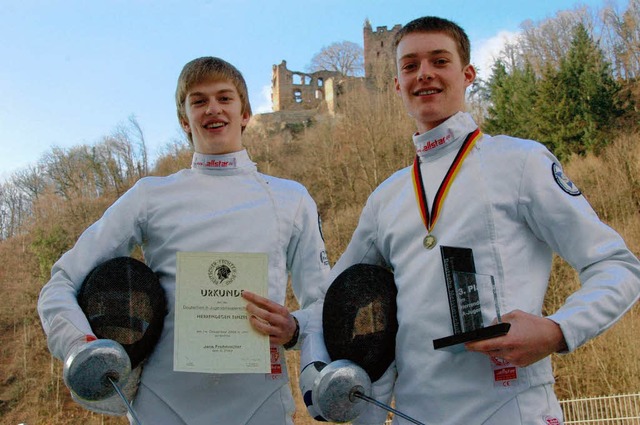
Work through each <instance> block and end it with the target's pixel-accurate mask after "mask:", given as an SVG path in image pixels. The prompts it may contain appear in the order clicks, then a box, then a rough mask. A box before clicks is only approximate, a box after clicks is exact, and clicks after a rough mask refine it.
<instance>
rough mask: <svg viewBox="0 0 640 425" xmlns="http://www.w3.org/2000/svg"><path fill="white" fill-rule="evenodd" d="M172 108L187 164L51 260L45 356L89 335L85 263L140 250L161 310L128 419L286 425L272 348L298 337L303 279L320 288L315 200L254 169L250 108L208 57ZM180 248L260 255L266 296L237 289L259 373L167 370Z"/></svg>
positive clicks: (277, 353) (238, 83) (117, 206)
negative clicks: (293, 306) (256, 348)
mask: <svg viewBox="0 0 640 425" xmlns="http://www.w3.org/2000/svg"><path fill="white" fill-rule="evenodd" d="M176 107H177V112H178V118H179V122H180V125H181V126H182V128H183V129H184V131H185V133H186V134H187V136H188V138H189V141H190V143H191V144H192V146H193V148H194V151H195V152H194V154H193V161H192V165H191V168H190V169H185V170H181V171H179V172H177V173H175V174H172V175H170V176H166V177H145V178H143V179H141V180H140V181H138V182H137V183H136V184H135V185H134V186H133V187H132V188H131V189H130V190H129V191H127V192H126V193H125V194H124V195H123V196H122V197H121V198H119V199H118V200H117V201H116V202H115V203H114V204H113V205H112V206H111V207H110V208H109V209H108V210H107V211H106V212H105V214H104V215H103V217H102V218H101V219H99V220H98V221H97V222H96V223H94V224H93V225H92V226H91V227H89V228H88V229H87V230H86V231H85V232H84V233H83V234H82V235H81V236H80V238H79V239H78V241H77V243H76V245H75V246H74V247H73V248H72V249H71V250H69V251H68V252H67V253H65V254H64V255H63V256H62V257H61V258H60V260H59V261H58V262H57V263H56V264H55V265H54V267H53V270H52V277H51V280H50V281H49V282H48V283H47V284H46V285H45V286H44V288H43V289H42V292H41V294H40V298H39V302H38V311H39V314H40V317H41V319H42V323H43V327H44V330H45V332H46V334H47V339H48V345H49V349H50V350H51V352H52V353H53V355H54V356H56V357H57V358H59V359H62V360H64V359H65V358H66V357H67V356H68V353H70V351H71V350H72V349H73V348H74V347H75V346H76V345H77V344H82V343H85V341H87V340H91V339H93V338H95V337H94V336H93V335H92V330H91V327H90V326H89V323H88V321H87V318H86V317H84V315H83V313H82V311H81V310H80V308H79V306H78V303H77V301H76V295H77V293H78V290H79V288H80V286H81V285H82V282H83V280H84V278H85V276H86V275H87V274H88V273H89V272H90V271H91V270H92V269H93V268H94V267H95V266H96V265H98V264H100V263H102V262H104V261H105V260H108V259H110V258H114V257H119V256H128V255H129V254H130V253H131V249H132V248H133V247H134V246H135V245H141V246H142V250H143V253H144V258H145V262H146V264H147V265H148V266H149V267H150V268H151V269H152V270H153V271H154V272H155V274H156V275H158V277H159V279H160V284H161V285H162V287H163V288H164V291H165V293H166V296H167V299H168V314H167V316H166V318H165V323H164V328H163V333H162V335H161V337H160V340H159V342H158V344H157V346H156V347H155V349H154V351H153V352H152V353H151V355H150V357H149V358H148V359H147V360H146V361H145V363H144V364H143V368H142V375H141V380H140V385H139V388H138V390H137V395H136V396H135V398H134V400H133V408H134V409H135V412H136V414H137V416H138V418H139V419H140V421H141V422H142V423H143V424H156V425H164V424H167V425H181V424H184V425H210V424H230V425H231V424H238V425H240V424H242V425H263V424H282V425H286V424H289V425H291V424H292V423H293V422H292V415H293V412H294V410H295V404H294V401H293V397H292V394H291V391H290V387H289V382H288V374H287V367H286V362H285V355H284V349H283V347H287V348H292V347H294V346H298V345H299V344H300V341H298V339H302V338H303V337H304V335H305V334H306V332H307V322H308V310H307V308H308V307H309V306H310V305H311V304H313V303H314V301H315V300H317V299H318V298H319V297H320V293H319V289H318V288H317V287H315V286H311V285H310V283H316V282H323V281H325V280H326V276H327V273H328V270H329V265H328V262H327V260H326V258H327V257H326V253H325V251H324V250H325V247H324V241H323V239H322V235H321V232H320V228H319V217H318V213H317V210H316V205H315V202H314V201H313V199H312V198H311V196H310V195H309V193H308V192H307V190H306V189H305V188H304V187H303V186H302V185H301V184H299V183H297V182H293V181H290V180H284V179H279V178H275V177H271V176H267V175H264V174H262V173H259V172H258V171H257V169H256V164H255V163H253V162H252V161H251V159H250V158H249V155H248V153H247V151H246V150H245V149H244V148H243V146H242V131H243V130H244V128H245V127H246V125H247V123H248V122H249V119H250V117H251V107H250V104H249V98H248V94H247V87H246V83H245V81H244V78H243V77H242V75H241V74H240V72H239V71H238V70H237V69H236V68H235V67H233V66H232V65H231V64H229V63H227V62H225V61H224V60H222V59H219V58H215V57H202V58H198V59H195V60H193V61H191V62H189V63H187V64H186V65H185V66H184V68H183V70H182V72H181V74H180V77H179V81H178V87H177V90H176ZM180 252H213V253H215V252H233V253H266V254H267V258H268V260H267V261H268V277H267V279H268V297H267V298H263V297H260V296H258V295H256V294H253V293H248V292H246V291H245V292H244V294H243V297H244V298H245V300H246V301H247V302H248V305H247V311H248V313H249V315H248V316H249V319H248V320H250V322H251V325H252V326H253V327H254V328H255V329H256V330H257V331H258V332H260V333H262V334H266V335H269V337H270V342H271V366H270V367H271V373H267V374H264V373H242V374H240V373H230V374H211V373H199V372H176V371H174V365H173V356H174V329H175V321H174V316H175V309H176V306H175V302H174V298H175V293H176V274H177V271H176V268H177V264H176V263H177V260H176V256H177V254H178V253H180ZM289 276H291V281H292V287H293V290H294V293H295V295H296V297H297V299H298V301H299V303H300V305H301V310H299V311H296V312H294V313H293V314H291V313H289V311H288V310H287V309H286V308H285V307H284V306H283V305H284V304H285V297H286V286H287V280H288V277H289ZM299 336H300V338H299ZM114 403H116V404H117V405H118V406H117V407H121V404H122V402H121V401H118V400H115V402H114ZM81 404H82V405H83V406H84V407H87V408H89V409H91V408H92V403H91V402H85V403H83V402H81ZM101 411H104V409H101ZM131 421H132V423H134V422H133V419H131Z"/></svg>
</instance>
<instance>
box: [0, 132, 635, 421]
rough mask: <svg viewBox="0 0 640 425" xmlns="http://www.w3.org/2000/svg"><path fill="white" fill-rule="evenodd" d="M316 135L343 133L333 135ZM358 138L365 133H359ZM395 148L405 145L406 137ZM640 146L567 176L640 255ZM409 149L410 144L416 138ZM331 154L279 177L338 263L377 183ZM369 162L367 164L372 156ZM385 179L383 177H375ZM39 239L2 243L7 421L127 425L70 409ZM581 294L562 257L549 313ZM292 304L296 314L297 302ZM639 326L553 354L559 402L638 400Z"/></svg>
mask: <svg viewBox="0 0 640 425" xmlns="http://www.w3.org/2000/svg"><path fill="white" fill-rule="evenodd" d="M339 130H340V131H346V130H345V129H339ZM315 131H326V132H330V131H336V130H335V129H330V128H328V127H327V128H325V129H317V130H315ZM402 131H404V130H402ZM355 134H356V132H354V133H353V135H355ZM321 136H322V137H334V136H335V134H329V135H318V134H315V135H313V137H315V138H316V139H318V138H320V137H321ZM309 137H311V136H309ZM353 137H355V136H353ZM394 137H395V136H394ZM327 140H329V139H327ZM394 140H396V142H397V143H401V140H400V137H399V136H398V137H397V138H396V139H394ZM639 140H640V136H638V135H634V136H633V137H627V138H624V139H620V140H617V141H616V142H615V143H614V144H613V145H611V146H610V147H609V148H608V149H607V150H605V151H604V152H603V153H602V155H600V156H599V157H596V156H587V157H585V158H572V159H571V161H570V162H569V163H568V164H566V166H565V169H566V171H567V174H568V175H570V176H571V177H572V178H573V180H574V181H575V182H576V183H577V184H578V186H579V187H580V188H581V189H582V191H583V192H584V193H585V195H586V197H587V199H589V201H590V202H591V203H592V205H593V206H594V208H595V209H596V210H597V212H598V213H599V214H600V215H601V217H602V218H603V219H604V220H605V221H606V222H607V223H609V224H610V225H611V226H612V227H614V228H615V229H616V230H618V231H619V232H620V234H621V235H622V236H623V237H624V238H625V240H626V241H627V244H628V245H629V247H630V248H631V249H632V251H633V252H634V253H635V254H636V255H638V254H639V253H640V182H639V179H640V169H639V167H640V142H639ZM396 142H394V143H396ZM404 142H405V143H409V142H408V141H407V140H405V141H404ZM272 148H273V147H272ZM316 148H317V144H316ZM327 148H331V149H333V151H332V152H333V153H332V154H331V155H329V156H331V157H332V158H333V159H334V160H335V162H336V163H335V164H333V165H332V166H333V167H335V168H333V171H332V173H330V174H329V175H327V174H325V175H323V174H322V170H317V169H313V167H314V166H317V167H322V166H325V165H327V164H322V163H320V164H316V165H314V163H313V162H311V163H309V162H307V163H306V166H307V167H308V168H306V169H304V170H303V169H300V170H293V171H291V170H281V169H277V170H272V172H274V173H275V174H277V175H281V176H284V177H296V178H297V179H298V180H300V181H302V182H303V183H304V184H305V185H307V187H310V188H313V189H310V191H311V193H312V195H313V196H314V198H316V200H317V201H318V204H319V205H321V206H325V208H324V209H323V210H322V214H323V217H324V233H325V239H326V241H327V248H328V251H329V255H330V259H331V261H332V262H335V261H336V259H337V257H338V255H339V253H340V252H342V250H343V249H344V248H345V247H346V244H347V243H348V241H349V238H350V236H351V233H352V231H353V229H354V228H355V226H356V224H357V220H358V217H359V214H360V210H361V208H362V205H363V203H364V199H365V198H366V195H368V193H364V192H365V191H363V190H362V189H363V188H365V187H367V186H368V185H370V183H371V182H369V183H367V182H364V179H366V178H367V177H366V176H365V175H363V174H357V173H358V172H359V170H351V171H350V172H353V173H354V174H353V175H348V174H344V173H343V172H342V171H341V170H342V168H341V166H346V167H347V168H348V162H344V163H342V164H341V163H340V161H348V160H349V158H350V152H344V149H341V147H340V146H337V145H333V146H329V147H327ZM405 148H406V146H405ZM273 149H274V151H273V152H271V153H270V155H273V156H274V157H278V156H279V155H284V154H283V153H282V152H283V151H278V149H282V150H286V151H287V152H288V153H287V154H286V155H287V158H289V159H291V161H287V162H289V163H295V164H301V163H304V161H301V160H300V159H301V158H303V157H302V156H300V155H304V156H306V157H307V158H308V157H309V153H308V152H305V150H304V149H303V147H300V146H297V147H296V146H291V143H289V144H288V145H287V144H284V143H283V144H281V145H280V146H279V147H276V148H273ZM394 149H396V148H394ZM387 153H388V151H387ZM265 155H266V154H265ZM321 155H322V152H319V153H318V157H320V156H321ZM397 155H398V159H397V160H395V159H394V161H390V162H396V163H401V162H403V161H404V157H402V156H401V154H399V153H397ZM362 160H363V161H364V162H366V161H367V158H362ZM345 164H346V165H345ZM259 165H260V162H259ZM163 166H164V167H170V164H167V163H164V165H163ZM356 168H357V166H356ZM391 168H392V167H388V168H381V170H382V175H384V174H388V173H390V172H391ZM396 168H397V167H396ZM360 171H361V170H360ZM341 173H342V174H341ZM345 173H346V171H345ZM332 174H335V175H333V176H332ZM356 174H357V175H356ZM317 176H322V178H324V179H328V178H330V177H335V178H336V179H338V180H336V181H337V183H334V186H333V187H334V193H331V194H328V193H326V191H323V190H322V188H321V187H320V186H317V182H314V181H311V180H310V179H314V178H316V177H317ZM347 177H352V178H355V179H357V180H358V181H361V183H358V185H357V186H351V187H347V185H346V184H345V180H344V179H345V178H347ZM381 177H382V176H381V175H377V176H375V179H376V180H377V179H380V178H381ZM339 179H342V180H339ZM360 192H363V193H360ZM50 205H51V206H50V208H52V210H49V211H47V214H44V212H43V213H42V216H43V217H44V216H48V217H55V220H56V221H57V222H58V223H64V219H65V218H64V217H65V214H64V211H62V210H61V209H64V205H63V204H60V203H54V202H51V203H50ZM96 205H97V204H96ZM94 206H95V205H93V206H92V208H93V207H94ZM43 208H46V206H43ZM53 209H56V210H55V211H54V210H53ZM97 210H99V208H97ZM86 211H89V210H86V209H78V208H76V210H75V212H74V214H75V215H74V219H72V220H69V222H68V223H67V224H68V226H69V228H70V229H71V230H70V234H74V233H75V232H77V231H79V230H78V229H79V228H81V227H83V226H84V225H85V224H83V223H79V221H78V214H81V215H82V214H85V213H86ZM96 212H97V211H93V210H91V211H90V213H88V214H86V216H83V217H82V219H83V220H84V219H86V220H91V216H93V215H94V214H95V213H96ZM67 219H68V217H67ZM31 238H32V236H31V235H30V234H28V233H27V234H25V235H23V236H19V237H14V238H12V239H9V240H5V241H2V242H0V262H1V264H2V268H1V269H0V299H2V304H1V305H0V423H2V424H8V425H9V424H11V425H16V424H19V423H26V424H28V425H38V424H47V425H87V424H89V425H93V424H95V425H97V424H126V423H127V421H126V420H125V419H123V418H110V417H105V416H102V415H97V414H92V413H89V412H87V411H84V410H82V409H81V408H79V407H78V406H76V405H75V404H74V403H73V402H72V401H71V399H70V397H69V395H68V391H67V390H66V388H65V387H64V384H63V383H62V377H61V364H60V362H59V361H57V360H53V359H52V358H51V356H50V355H49V353H48V351H47V348H46V344H45V340H44V335H43V332H42V329H41V327H40V322H39V319H38V316H37V313H36V310H35V305H36V300H37V296H38V293H39V291H40V288H41V286H42V284H43V283H44V282H43V279H41V278H40V277H39V271H38V264H37V262H36V261H35V259H34V256H33V255H32V253H31V251H30V249H29V245H30V242H31ZM578 286H579V282H578V280H577V276H576V273H575V272H574V271H573V270H572V269H570V268H569V267H568V266H567V265H566V264H565V263H564V262H563V261H561V260H559V259H556V261H555V263H554V268H553V273H552V278H551V283H550V290H549V292H548V297H547V301H546V304H545V308H546V310H547V311H553V310H555V309H556V308H557V306H559V305H560V304H561V303H562V302H563V300H564V299H565V298H566V296H567V295H568V294H569V293H570V292H571V291H573V290H575V289H576V288H577V287H578ZM291 306H294V304H293V301H291ZM639 328H640V307H638V306H637V305H636V306H635V307H634V308H633V309H632V310H631V311H630V312H629V313H628V314H627V315H626V316H625V317H624V318H623V319H622V320H621V321H620V322H619V323H617V324H616V325H614V326H613V327H612V328H611V329H609V330H608V331H606V332H605V333H604V334H603V335H601V336H599V337H598V338H596V339H595V340H593V341H591V342H589V343H588V344H586V345H585V346H584V347H581V348H580V349H578V350H577V352H575V353H572V354H570V355H566V356H565V355H562V356H559V355H554V357H553V363H554V369H555V375H556V377H557V384H556V391H557V393H558V395H559V396H560V397H561V398H573V397H585V396H597V395H604V394H618V393H627V392H637V390H638V388H640V362H638V358H640V344H638V343H637V335H638V334H639V331H640V329H639ZM287 359H288V362H289V367H290V372H291V373H290V375H291V376H292V382H291V385H292V389H293V393H294V395H295V397H296V402H297V407H298V411H297V413H296V417H295V422H296V424H298V425H306V424H311V423H314V422H313V421H312V420H311V418H309V416H308V415H307V413H306V409H305V408H304V405H303V403H302V400H301V397H300V393H299V390H298V384H297V375H298V373H299V370H298V368H299V365H298V353H295V352H293V353H287Z"/></svg>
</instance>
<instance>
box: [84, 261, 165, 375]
mask: <svg viewBox="0 0 640 425" xmlns="http://www.w3.org/2000/svg"><path fill="white" fill-rule="evenodd" d="M78 304H79V305H80V308H81V309H82V311H83V312H84V314H85V316H87V319H88V320H89V324H90V325H91V329H92V330H93V332H94V333H95V335H96V336H97V337H98V338H100V339H111V340H114V341H116V342H118V343H120V344H121V345H122V346H123V347H124V349H125V351H126V352H127V354H128V355H129V359H130V360H131V368H132V369H134V368H136V367H137V366H138V365H139V364H140V363H141V362H142V361H143V360H144V359H146V358H147V357H148V355H149V354H151V352H152V351H153V348H154V347H155V345H156V343H157V342H158V339H159V338H160V334H161V333H162V327H163V324H164V317H165V315H166V314H167V301H166V297H165V294H164V290H163V289H162V286H161V285H160V281H159V280H158V277H157V276H156V275H155V273H153V271H152V270H151V269H150V268H149V267H147V266H146V265H145V264H144V263H142V262H140V261H138V260H136V259H134V258H131V257H118V258H114V259H111V260H108V261H105V262H104V263H102V264H100V265H98V266H97V267H96V268H94V269H93V270H92V271H91V272H90V273H89V274H88V275H87V277H86V278H85V280H84V282H83V283H82V288H80V291H79V293H78Z"/></svg>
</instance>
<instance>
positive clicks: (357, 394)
mask: <svg viewBox="0 0 640 425" xmlns="http://www.w3.org/2000/svg"><path fill="white" fill-rule="evenodd" d="M351 394H352V395H353V396H354V397H357V398H359V399H361V400H364V401H368V402H369V403H373V404H375V405H376V406H378V407H380V408H382V409H384V410H386V411H387V412H391V413H393V414H394V415H398V416H400V417H401V418H403V419H406V420H408V421H409V422H412V423H414V424H416V425H425V424H423V423H422V422H419V421H417V420H415V419H413V418H412V417H411V416H407V415H405V414H404V413H402V412H399V411H397V410H396V409H394V408H393V407H390V406H387V405H386V404H384V403H380V402H379V401H378V400H376V399H375V398H371V397H369V396H368V395H365V394H363V393H361V392H360V391H354V392H353V393H351Z"/></svg>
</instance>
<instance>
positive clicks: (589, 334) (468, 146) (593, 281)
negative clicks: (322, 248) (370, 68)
mask: <svg viewBox="0 0 640 425" xmlns="http://www.w3.org/2000/svg"><path fill="white" fill-rule="evenodd" d="M395 47H396V65H397V75H396V77H395V80H394V83H395V89H396V91H397V93H398V95H399V96H400V97H401V98H402V102H403V104H404V107H405V109H406V110H407V112H408V114H409V115H410V116H411V117H412V118H413V119H414V121H415V123H416V127H417V132H416V133H415V134H414V135H413V144H414V148H415V151H416V157H415V161H414V164H413V165H412V166H410V167H407V168H404V169H402V170H400V171H398V172H396V173H395V174H393V175H392V176H391V177H389V178H388V179H387V180H386V181H385V182H383V183H382V184H381V185H380V186H379V187H378V188H376V190H375V191H374V192H373V193H372V194H371V196H370V197H369V199H368V201H367V203H366V205H365V207H364V209H363V211H362V214H361V216H360V221H359V223H358V226H357V228H356V230H355V232H354V234H353V237H352V239H351V241H350V243H349V245H348V247H347V249H346V251H345V252H344V253H343V254H342V256H341V258H340V259H339V261H338V262H337V263H336V265H335V266H334V267H333V269H332V272H331V275H330V276H331V277H330V281H332V279H333V278H334V277H335V276H338V275H339V274H340V273H342V271H344V270H345V269H347V268H348V267H350V266H351V265H353V264H357V263H366V264H377V265H384V266H387V267H389V268H390V269H391V270H393V273H394V279H395V284H396V287H397V290H398V294H397V299H396V301H397V319H398V332H397V335H396V345H395V362H394V363H393V364H392V366H390V368H389V369H388V370H387V372H386V373H385V375H383V376H382V378H380V379H379V380H378V381H377V382H376V383H374V386H373V395H374V396H375V397H376V398H377V399H379V400H380V401H382V402H384V403H387V404H389V403H390V402H391V400H392V398H393V399H394V400H395V407H396V408H397V409H398V410H399V411H400V412H403V413H404V414H406V415H408V416H410V417H413V418H415V419H416V420H418V421H421V422H422V423H425V424H434V425H436V424H437V425H461V424H483V425H504V424H509V425H525V424H526V425H551V424H560V423H562V411H561V409H560V405H559V403H558V401H557V399H556V396H555V395H554V392H553V383H554V377H553V371H552V368H551V359H550V357H549V355H550V354H552V353H555V352H571V351H574V350H576V349H577V348H578V347H579V346H581V345H582V344H584V343H586V342H587V341H589V340H590V339H591V338H594V337H596V336H597V335H599V334H600V333H602V332H604V331H605V330H606V329H608V328H609V327H610V326H611V325H613V324H614V323H615V322H616V321H617V320H618V319H619V318H620V317H621V316H622V315H623V314H624V313H625V312H626V311H628V310H629V309H630V308H631V307H632V306H633V305H634V304H635V302H636V301H637V300H638V297H639V296H640V263H639V262H638V259H637V258H636V257H635V256H634V255H633V253H631V252H630V250H629V249H628V248H627V246H626V245H625V243H624V241H623V240H622V238H621V237H620V236H619V235H618V234H617V233H616V232H615V231H614V230H612V229H611V228H610V227H608V226H607V225H605V224H604V223H603V222H601V221H600V220H599V219H598V217H597V216H596V214H595V213H594V211H593V209H592V208H591V206H590V205H589V203H588V202H587V201H586V199H585V198H584V197H583V196H582V195H581V193H580V191H579V190H578V188H577V187H576V186H575V185H574V184H573V183H572V182H571V181H570V180H569V179H568V178H567V177H566V176H565V175H564V173H563V172H562V168H561V166H560V164H559V162H558V161H557V159H556V158H555V157H554V156H553V155H552V154H551V153H550V152H549V151H548V150H547V149H546V148H545V147H544V146H543V145H541V144H540V143H537V142H534V141H531V140H522V139H516V138H513V137H508V136H490V135H486V134H483V133H481V132H480V130H479V128H478V125H477V124H476V123H475V122H474V120H473V118H472V117H471V115H469V114H468V113H465V112H463V111H464V109H465V90H466V89H467V87H469V86H470V85H471V84H472V83H473V81H474V79H475V77H476V71H475V69H474V68H473V65H471V64H470V62H469V57H470V55H469V51H470V49H469V40H468V38H467V36H466V34H465V33H464V31H463V30H462V28H460V27H459V26H458V25H456V24H455V23H453V22H451V21H449V20H446V19H442V18H438V17H429V16H428V17H423V18H419V19H416V20H414V21H411V22H410V23H408V24H407V25H405V26H404V27H403V28H402V29H401V30H400V31H399V32H398V33H397V36H396V39H395ZM441 247H447V249H443V250H442V251H441ZM452 248H453V249H455V250H457V251H458V252H472V255H473V257H472V258H473V262H474V268H475V270H468V271H475V273H477V274H483V275H491V276H493V278H494V280H495V284H496V288H497V291H498V294H499V295H498V296H499V299H498V303H499V305H500V306H501V307H502V313H503V315H502V320H503V321H504V322H507V323H509V324H510V329H509V331H508V333H507V334H506V335H503V336H497V337H495V338H492V339H486V340H483V341H475V342H469V343H467V344H466V345H465V346H464V348H465V349H463V350H462V351H461V352H452V351H449V350H445V349H435V348H434V343H433V342H434V340H441V339H442V338H443V337H448V336H450V335H452V334H454V329H453V326H454V322H453V321H452V315H451V311H450V299H449V293H448V291H447V284H446V278H445V270H444V264H443V263H444V262H443V257H444V255H445V252H451V249H452ZM554 252H556V253H558V254H559V255H560V256H562V257H563V258H564V259H565V260H566V261H567V262H568V263H569V264H570V265H571V266H572V267H573V268H575V269H576V270H577V272H578V273H579V276H580V281H581V283H582V287H581V288H580V289H579V290H577V291H576V292H575V293H573V294H572V295H571V296H570V297H569V298H568V299H567V300H566V302H565V303H564V305H562V306H561V307H560V308H559V309H558V310H557V311H555V312H553V313H552V314H550V315H549V316H546V317H544V316H543V315H542V306H543V301H544V296H545V292H546V290H547V285H548V282H549V275H550V270H551V262H552V254H553V253H554ZM465 255H466V254H465ZM485 290H486V289H485ZM488 290H489V291H491V288H489V289H488ZM489 294H491V292H489ZM494 317H495V315H494ZM486 324H490V323H486ZM309 340H311V337H310V339H309ZM303 354H305V358H306V359H311V360H317V361H323V362H328V360H329V359H328V358H327V355H326V353H323V352H322V350H321V349H317V350H316V354H315V355H314V356H312V355H309V353H303ZM332 360H335V359H332ZM307 363H308V362H307ZM302 366H305V365H302ZM318 369H319V368H318ZM307 370H311V371H312V372H313V370H314V369H304V370H303V374H304V373H305V371H307ZM385 418H386V412H385V411H384V410H382V409H379V408H377V407H375V406H373V405H370V407H368V409H367V411H366V412H365V413H364V414H362V415H361V416H360V417H358V419H357V420H356V421H355V422H354V423H360V424H383V423H384V421H385ZM405 423H409V422H408V421H405V420H404V419H402V418H400V417H398V416H396V417H395V418H394V424H405Z"/></svg>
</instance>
